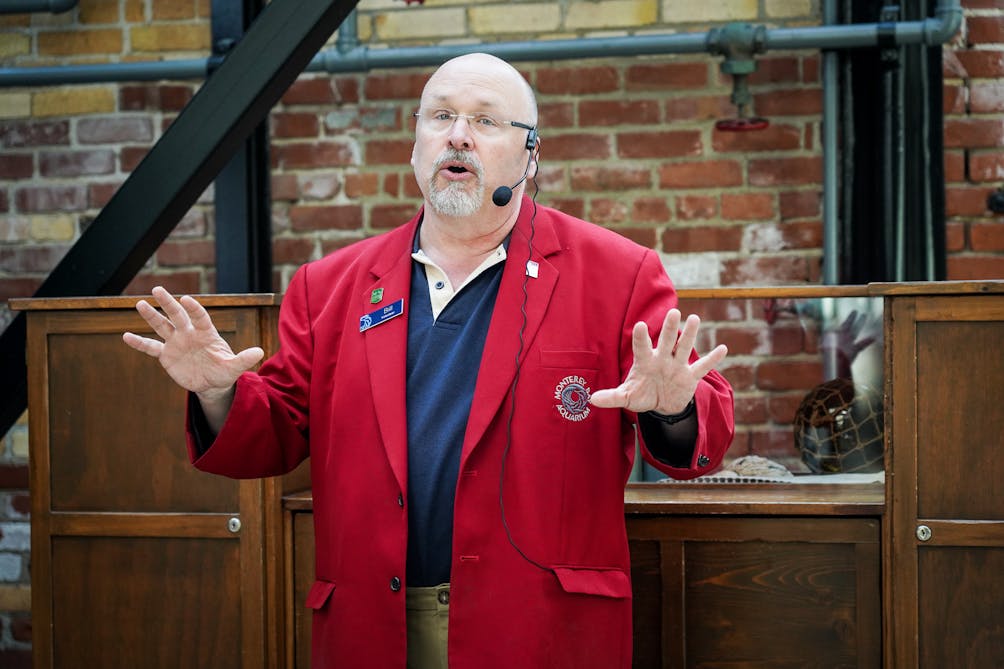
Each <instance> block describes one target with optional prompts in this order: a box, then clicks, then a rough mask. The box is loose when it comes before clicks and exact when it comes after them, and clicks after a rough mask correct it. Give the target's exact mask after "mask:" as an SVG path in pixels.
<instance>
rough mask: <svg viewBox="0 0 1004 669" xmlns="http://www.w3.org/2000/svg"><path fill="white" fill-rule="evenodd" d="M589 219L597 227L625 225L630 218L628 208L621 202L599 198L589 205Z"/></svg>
mask: <svg viewBox="0 0 1004 669" xmlns="http://www.w3.org/2000/svg"><path fill="white" fill-rule="evenodd" d="M588 218H589V220H591V221H592V222H593V223H596V224H597V225H610V224H617V223H623V222H624V221H626V220H627V218H628V206H627V204H625V203H624V202H621V201H620V200H611V199H609V198H597V199H595V200H591V201H590V203H589V214H588Z"/></svg>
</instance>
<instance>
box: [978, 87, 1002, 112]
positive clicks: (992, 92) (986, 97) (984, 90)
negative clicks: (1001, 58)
mask: <svg viewBox="0 0 1004 669" xmlns="http://www.w3.org/2000/svg"><path fill="white" fill-rule="evenodd" d="M969 111H970V112H971V113H973V114H995V113H999V112H1002V111H1004V83H1002V82H1000V81H974V82H972V83H971V84H970V85H969Z"/></svg>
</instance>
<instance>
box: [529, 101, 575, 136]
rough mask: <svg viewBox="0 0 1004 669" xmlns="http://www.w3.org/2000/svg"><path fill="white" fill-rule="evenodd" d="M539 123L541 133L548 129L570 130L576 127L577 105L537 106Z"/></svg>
mask: <svg viewBox="0 0 1004 669" xmlns="http://www.w3.org/2000/svg"><path fill="white" fill-rule="evenodd" d="M537 123H538V125H540V127H541V129H542V130H541V132H546V131H547V129H548V128H570V127H572V126H574V125H575V105H573V104H572V103H571V102H541V103H539V104H538V106H537Z"/></svg>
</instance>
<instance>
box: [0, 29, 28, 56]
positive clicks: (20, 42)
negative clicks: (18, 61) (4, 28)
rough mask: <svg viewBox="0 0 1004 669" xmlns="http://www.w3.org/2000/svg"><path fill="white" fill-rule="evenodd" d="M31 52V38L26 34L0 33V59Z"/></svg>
mask: <svg viewBox="0 0 1004 669" xmlns="http://www.w3.org/2000/svg"><path fill="white" fill-rule="evenodd" d="M30 52H31V38H30V37H28V36H27V35H21V34H14V33H7V34H4V35H0V59H2V58H12V57H13V56H23V55H24V54H26V53H30Z"/></svg>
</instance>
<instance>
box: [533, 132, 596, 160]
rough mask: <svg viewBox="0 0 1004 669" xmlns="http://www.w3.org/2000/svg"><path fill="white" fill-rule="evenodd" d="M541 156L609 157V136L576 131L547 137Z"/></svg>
mask: <svg viewBox="0 0 1004 669" xmlns="http://www.w3.org/2000/svg"><path fill="white" fill-rule="evenodd" d="M541 155H542V157H546V159H549V160H602V159H606V158H610V157H611V151H610V137H609V136H608V135H594V134H582V133H576V134H571V135H558V136H555V137H549V138H547V139H546V140H545V142H544V144H543V151H542V154H541Z"/></svg>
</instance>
